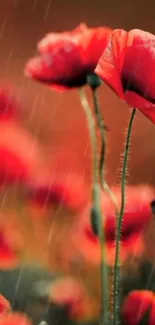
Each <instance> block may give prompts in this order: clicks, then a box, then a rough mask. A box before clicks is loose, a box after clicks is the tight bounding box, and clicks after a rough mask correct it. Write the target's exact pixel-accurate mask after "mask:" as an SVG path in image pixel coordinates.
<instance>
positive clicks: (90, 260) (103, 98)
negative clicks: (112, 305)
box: [0, 0, 155, 325]
mask: <svg viewBox="0 0 155 325" xmlns="http://www.w3.org/2000/svg"><path fill="white" fill-rule="evenodd" d="M154 11H155V3H154V1H153V0H151V1H150V2H149V5H148V2H147V1H145V0H143V1H140V0H132V1H128V2H126V1H123V0H118V1H115V0H108V1H104V0H96V1H93V0H91V1H90V0H1V1H0V83H1V84H2V86H3V82H4V84H5V82H7V83H8V84H11V85H13V86H15V89H16V93H17V95H18V97H19V104H18V102H17V103H16V102H15V103H13V102H11V103H12V106H9V105H10V103H9V104H8V105H6V106H7V107H9V108H10V107H11V108H10V112H9V113H8V115H7V112H3V108H4V106H5V105H3V104H6V102H7V100H8V98H7V96H8V94H7V93H6V94H5V91H4V94H3V89H2V94H1V92H0V132H1V133H0V146H1V148H0V185H1V189H2V191H1V192H0V215H1V218H0V257H1V265H0V325H7V324H8V325H14V324H15V325H24V324H28V325H31V322H32V325H55V324H56V325H57V324H59V325H61V324H62V325H75V324H80V322H81V321H82V324H84V325H87V324H88V325H98V323H99V312H100V301H101V281H100V274H99V265H100V246H99V241H98V238H97V236H96V234H94V229H92V227H91V226H90V215H89V211H90V206H89V204H88V202H90V188H91V187H90V184H91V181H92V170H91V162H92V159H91V147H90V140H89V134H88V127H87V123H86V119H85V116H84V113H83V110H82V108H81V104H80V99H79V96H78V92H77V90H76V89H75V90H72V91H64V92H56V91H54V90H53V89H49V88H48V87H46V86H44V85H42V84H41V83H39V82H35V80H32V79H31V78H26V77H25V76H24V67H25V64H26V62H27V61H28V60H29V58H32V57H35V56H36V44H37V43H38V42H39V40H41V39H42V38H43V37H44V36H45V35H46V33H48V32H50V31H52V32H62V31H64V30H67V31H68V30H72V29H74V28H75V27H76V26H78V25H79V24H80V23H85V24H87V26H89V27H98V26H109V27H111V28H112V29H115V28H122V29H125V30H130V29H133V28H139V29H142V30H145V31H149V32H150V33H153V34H154V33H155V20H154ZM144 78H145V76H144ZM0 91H1V89H0ZM86 92H87V95H88V98H89V100H90V102H91V101H92V94H91V92H90V88H89V87H87V88H86ZM3 95H4V99H3ZM5 96H6V97H5ZM99 100H100V105H101V111H102V112H103V113H104V122H105V125H106V135H107V152H106V167H105V169H106V181H107V182H108V184H109V185H111V186H114V192H115V191H116V194H117V191H118V192H119V190H118V188H117V185H119V184H120V175H121V167H122V151H123V149H124V141H125V135H126V133H127V126H128V120H129V116H130V111H129V109H128V107H127V104H126V103H125V102H124V101H122V100H120V99H119V98H118V97H117V96H116V95H115V94H114V92H113V91H112V90H111V89H110V88H108V86H107V85H105V84H103V85H102V86H101V87H100V88H99ZM3 101H4V103H3ZM20 101H21V105H20ZM18 106H19V107H18ZM12 112H13V113H12ZM9 114H10V115H9ZM154 139H155V127H154V125H153V124H152V123H150V121H149V120H148V119H147V118H145V116H143V114H141V113H140V112H139V111H138V110H137V112H136V118H135V123H134V127H133V131H132V141H131V149H130V156H129V166H128V172H127V183H128V185H141V184H142V187H138V186H137V187H135V194H134V188H132V187H130V186H129V187H128V195H129V198H131V201H132V204H130V203H129V206H127V207H126V209H127V210H126V211H125V214H124V221H125V222H124V228H122V238H121V244H122V246H121V254H120V255H121V263H122V265H123V267H122V278H121V281H122V282H121V284H122V288H123V290H122V291H123V298H124V296H125V299H126V300H125V304H124V305H123V308H122V309H121V312H122V314H121V315H122V318H121V320H122V322H121V325H141V324H143V323H141V321H142V318H143V317H144V318H145V319H144V324H146V325H153V324H154V322H155V295H154V293H155V285H154V283H155V281H154V279H155V272H154V268H152V266H154V260H155V249H154V248H155V227H154V226H155V219H154V212H153V213H152V210H151V207H150V203H151V201H152V200H153V204H154V197H155V195H154V188H155V168H154V166H155V141H154ZM98 142H99V137H98ZM5 145H6V147H5ZM6 148H7V149H6ZM10 151H11V153H10ZM12 153H13V154H12ZM10 166H11V167H10ZM47 166H48V168H47V169H46V167H47ZM50 173H51V174H50ZM53 175H54V176H53ZM67 175H69V178H68V179H69V181H68V180H67V181H66V179H67V177H68V176H67ZM79 175H80V176H81V177H79ZM6 176H7V182H8V183H7V182H6ZM37 177H38V178H37ZM50 177H51V180H52V181H51V180H50V181H49V178H50ZM16 179H18V181H17V182H16ZM52 182H53V183H52ZM67 182H68V183H67ZM6 183H7V184H6ZM15 183H17V186H16V184H15ZM10 184H11V186H10ZM23 184H26V186H25V188H23V187H22V185H23ZM42 184H43V185H42ZM64 184H65V185H64ZM66 184H68V185H67V186H68V187H67V186H66ZM143 184H144V185H143ZM145 184H146V186H145ZM46 185H47V186H46ZM148 185H149V186H150V187H149V186H148ZM7 186H8V187H9V186H10V188H9V189H8V188H7ZM147 186H148V188H147ZM151 186H153V187H151ZM37 188H39V190H37ZM143 191H144V193H143ZM47 192H50V194H49V195H48V197H47ZM102 201H103V203H104V204H105V206H104V204H103V210H104V212H105V214H106V217H109V216H110V217H111V216H112V219H109V223H107V225H106V227H107V228H106V227H105V228H106V232H107V237H106V243H105V249H106V250H107V252H108V254H109V255H108V257H109V260H108V262H107V264H108V267H109V268H110V267H111V266H112V267H113V265H114V257H115V222H114V218H113V216H114V211H113V210H112V208H111V206H110V205H109V203H108V200H107V198H106V196H105V197H104V195H103V197H102ZM129 202H130V200H129ZM59 203H62V204H60V209H59V208H58V210H57V206H58V205H59ZM106 204H107V205H106ZM45 205H46V208H45ZM152 206H153V208H154V205H152ZM5 208H8V211H7V212H8V214H7V213H6V214H5V213H3V212H4V209H5ZM9 210H10V211H9ZM14 211H16V214H15V216H14V215H13V212H14ZM55 211H56V213H55ZM55 215H56V222H55V220H54V218H53V216H54V217H55ZM27 216H28V218H27ZM51 224H52V225H53V224H54V230H53V231H54V233H52V235H51V228H50V226H51ZM4 225H5V228H4V229H5V235H4V233H3V226H4ZM47 237H48V239H47ZM51 238H52V239H51ZM46 239H47V240H46ZM49 242H50V245H49ZM10 247H13V249H10ZM21 252H22V253H23V255H22V253H21ZM88 252H89V254H88ZM21 255H22V256H21ZM51 256H52V258H51ZM18 258H19V259H18ZM8 260H9V261H10V264H7V261H8ZM19 260H20V261H21V260H22V261H24V262H25V264H26V263H27V262H29V263H30V264H31V263H32V264H33V268H32V269H31V267H30V268H29V265H27V266H28V269H27V268H26V267H25V266H24V267H23V266H21V265H19V264H18V262H19ZM38 261H39V267H40V266H42V267H45V269H46V270H45V269H43V270H42V269H41V270H40V269H39V268H38V267H37V265H38V264H37V263H38ZM40 264H41V265H40ZM10 265H11V268H14V266H17V268H15V270H13V269H12V270H10ZM35 267H36V268H35ZM5 268H6V269H8V270H7V271H6V270H4V269H5ZM47 270H48V271H47ZM51 271H52V273H51ZM53 272H56V274H55V273H54V274H53ZM63 272H64V274H65V276H66V274H67V277H66V278H65V280H64V278H63V277H62V275H64V274H63ZM68 274H69V275H68ZM72 276H73V277H72ZM42 280H43V281H42ZM111 283H112V275H111V273H110V284H111ZM145 284H146V286H145ZM110 288H111V287H110ZM110 294H111V291H110ZM1 295H2V296H1ZM3 295H4V296H3ZM4 297H5V298H6V300H5V298H4ZM7 299H8V300H7ZM121 302H122V301H121ZM9 303H10V304H11V306H10V305H9ZM49 304H50V306H51V308H50V309H48V306H49ZM135 307H137V308H138V313H137V309H136V308H135ZM11 308H12V309H13V311H15V312H17V314H16V313H14V312H13V313H12V309H11ZM47 310H48V311H47ZM19 311H20V312H22V314H20V313H19ZM23 312H24V314H26V317H25V315H23ZM27 316H30V319H27ZM60 316H61V317H60ZM42 320H43V322H44V323H43V324H42ZM51 320H52V322H51ZM102 325H107V324H102ZM114 325H118V324H114Z"/></svg>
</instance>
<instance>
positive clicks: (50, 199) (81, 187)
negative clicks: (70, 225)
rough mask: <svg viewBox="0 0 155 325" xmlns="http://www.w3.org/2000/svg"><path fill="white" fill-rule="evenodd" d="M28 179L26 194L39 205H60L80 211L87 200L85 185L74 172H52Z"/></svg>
mask: <svg viewBox="0 0 155 325" xmlns="http://www.w3.org/2000/svg"><path fill="white" fill-rule="evenodd" d="M53 173H54V174H53V175H52V176H51V175H49V174H47V175H46V176H45V178H44V177H43V175H41V176H42V177H41V179H40V177H38V178H37V177H36V179H32V180H31V179H30V181H29V182H28V183H27V187H28V196H29V198H30V199H31V201H34V202H37V203H38V204H39V205H43V206H45V205H49V204H50V205H52V204H53V205H55V206H59V205H62V206H63V207H66V209H68V210H72V211H74V212H75V211H78V212H79V211H80V210H81V209H82V208H83V207H84V205H85V203H86V200H87V193H86V185H85V184H84V182H83V181H82V179H80V178H79V175H76V174H72V173H71V174H67V173H66V172H61V171H59V172H58V173H57V172H53Z"/></svg>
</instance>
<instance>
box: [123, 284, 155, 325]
mask: <svg viewBox="0 0 155 325" xmlns="http://www.w3.org/2000/svg"><path fill="white" fill-rule="evenodd" d="M121 314H122V319H123V320H124V321H125V324H126V325H139V324H140V323H141V321H142V320H143V319H144V317H145V315H147V318H148V321H147V320H146V322H145V324H146V325H154V324H155V295H154V293H153V292H151V291H148V290H135V291H132V292H131V293H130V294H129V295H128V296H127V297H126V298H125V300H124V303H123V306H122V310H121ZM143 324H144V323H143Z"/></svg>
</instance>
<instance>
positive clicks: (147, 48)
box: [95, 29, 155, 123]
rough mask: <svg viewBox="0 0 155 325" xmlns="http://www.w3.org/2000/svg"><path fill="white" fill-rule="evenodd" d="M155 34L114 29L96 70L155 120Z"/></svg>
mask: <svg viewBox="0 0 155 325" xmlns="http://www.w3.org/2000/svg"><path fill="white" fill-rule="evenodd" d="M154 53H155V35H153V34H150V33H148V32H145V31H142V30H139V29H133V30H131V31H129V32H126V31H125V30H123V29H116V30H114V31H113V33H112V36H111V39H110V41H109V44H108V46H107V48H106V50H105V51H104V52H103V54H102V56H101V58H100V60H99V63H98V65H97V67H96V69H95V73H96V74H97V75H98V76H99V77H100V78H101V79H102V80H103V81H105V82H106V83H107V84H108V85H109V86H110V87H111V88H112V89H113V90H114V91H115V93H116V94H117V95H118V96H119V97H120V98H121V99H123V100H125V101H126V102H127V103H128V104H129V106H130V107H132V108H137V109H139V110H140V111H141V112H142V113H143V114H144V115H145V116H147V117H148V118H149V119H150V120H151V121H152V122H153V123H155V74H154V67H155V55H154Z"/></svg>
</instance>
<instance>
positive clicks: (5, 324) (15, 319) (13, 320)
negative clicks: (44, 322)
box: [0, 313, 31, 325]
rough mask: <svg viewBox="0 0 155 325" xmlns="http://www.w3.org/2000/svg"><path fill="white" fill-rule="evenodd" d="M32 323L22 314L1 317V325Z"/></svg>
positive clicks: (28, 324) (26, 324) (25, 324)
mask: <svg viewBox="0 0 155 325" xmlns="http://www.w3.org/2000/svg"><path fill="white" fill-rule="evenodd" d="M30 324H31V321H30V320H29V319H28V318H27V317H26V316H25V315H22V314H20V313H9V314H4V315H1V317H0V325H30Z"/></svg>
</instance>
